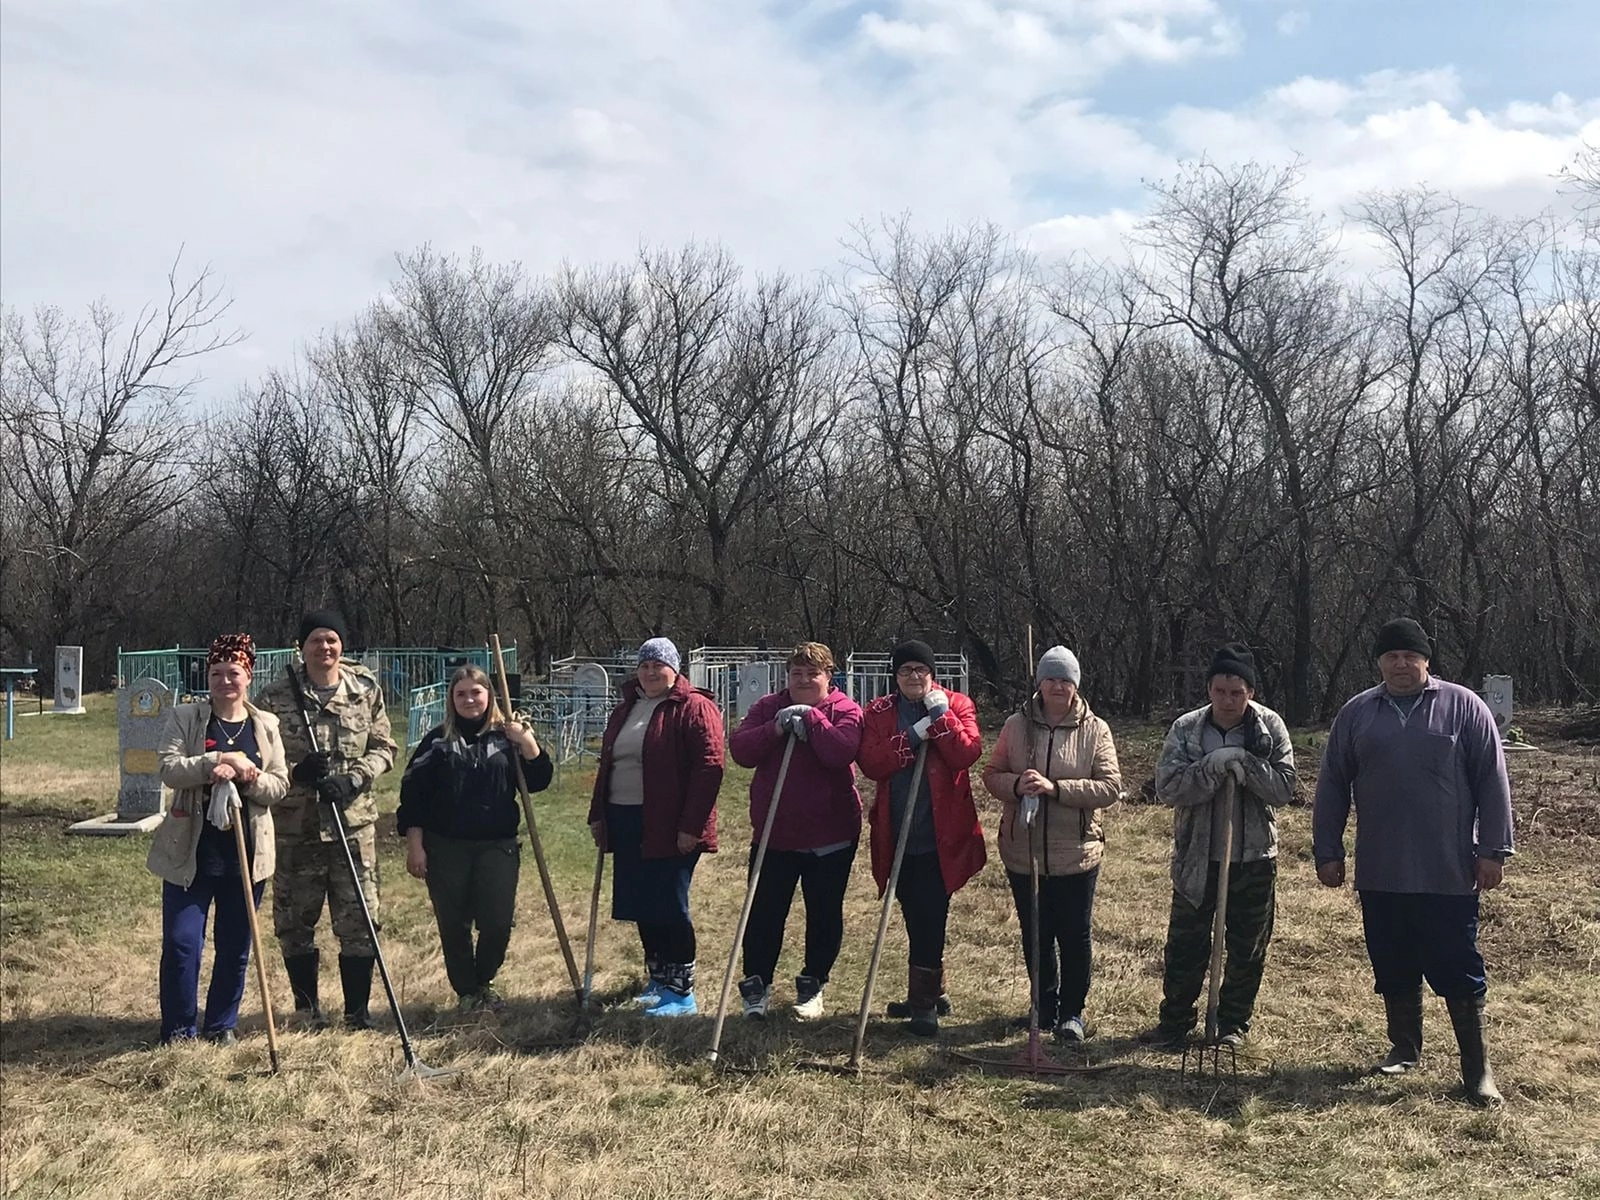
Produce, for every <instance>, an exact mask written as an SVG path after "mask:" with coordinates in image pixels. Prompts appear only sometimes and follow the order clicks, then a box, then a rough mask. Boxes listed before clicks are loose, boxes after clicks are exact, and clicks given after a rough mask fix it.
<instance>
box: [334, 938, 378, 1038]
mask: <svg viewBox="0 0 1600 1200" xmlns="http://www.w3.org/2000/svg"><path fill="white" fill-rule="evenodd" d="M374 962H375V960H374V959H371V958H368V957H366V956H364V955H355V954H341V955H339V983H340V985H341V986H342V987H343V988H344V1026H345V1028H346V1029H371V1028H372V1014H371V1013H369V1012H368V1011H367V1004H368V1002H369V1001H370V1000H371V999H372V968H373V965H374Z"/></svg>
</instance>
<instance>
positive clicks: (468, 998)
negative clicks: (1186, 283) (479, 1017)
mask: <svg viewBox="0 0 1600 1200" xmlns="http://www.w3.org/2000/svg"><path fill="white" fill-rule="evenodd" d="M482 1007H483V998H482V997H480V996H479V995H478V993H477V992H468V993H467V994H466V995H465V996H462V997H461V998H460V999H459V1000H457V1001H456V1012H458V1013H459V1014H461V1015H462V1016H464V1017H465V1016H470V1015H471V1014H473V1013H475V1012H477V1011H478V1010H479V1009H481V1008H482Z"/></svg>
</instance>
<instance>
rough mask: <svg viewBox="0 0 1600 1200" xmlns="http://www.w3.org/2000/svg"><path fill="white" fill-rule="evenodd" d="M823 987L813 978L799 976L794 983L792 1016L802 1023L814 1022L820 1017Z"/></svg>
mask: <svg viewBox="0 0 1600 1200" xmlns="http://www.w3.org/2000/svg"><path fill="white" fill-rule="evenodd" d="M822 988H823V985H822V984H821V983H820V982H819V981H818V980H817V979H816V978H814V977H813V976H810V975H801V976H800V977H799V978H798V979H796V980H795V981H794V992H795V997H794V1015H795V1016H797V1017H799V1018H800V1020H802V1021H815V1020H816V1019H817V1018H818V1017H820V1016H821V1015H822V1012H823V1008H822Z"/></svg>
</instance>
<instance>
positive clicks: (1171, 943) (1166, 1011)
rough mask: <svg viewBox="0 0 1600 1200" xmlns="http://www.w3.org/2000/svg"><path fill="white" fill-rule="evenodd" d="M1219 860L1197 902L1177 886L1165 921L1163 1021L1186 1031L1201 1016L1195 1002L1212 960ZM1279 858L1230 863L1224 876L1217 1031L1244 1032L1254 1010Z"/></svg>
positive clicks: (1172, 1029)
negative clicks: (1224, 912) (1224, 915)
mask: <svg viewBox="0 0 1600 1200" xmlns="http://www.w3.org/2000/svg"><path fill="white" fill-rule="evenodd" d="M1217 866H1218V864H1216V863H1212V864H1211V866H1210V868H1209V869H1208V870H1207V872H1206V894H1205V897H1204V899H1203V900H1202V901H1201V903H1200V906H1199V907H1198V908H1196V907H1195V906H1194V905H1193V904H1190V903H1189V902H1188V901H1187V900H1185V899H1184V898H1183V897H1182V896H1180V895H1178V894H1177V893H1176V892H1174V893H1173V895H1172V915H1171V917H1170V918H1169V919H1168V921H1167V949H1166V964H1165V971H1164V975H1163V980H1162V989H1161V990H1162V1000H1161V1027H1162V1028H1163V1029H1165V1030H1168V1031H1170V1032H1173V1033H1180V1032H1181V1033H1187V1032H1188V1031H1189V1030H1191V1029H1193V1028H1194V1027H1195V1025H1196V1024H1197V1023H1198V1020H1199V1012H1198V1010H1197V1008H1196V1002H1197V1001H1198V1000H1199V999H1200V989H1201V987H1202V986H1203V985H1204V984H1205V977H1206V968H1207V967H1208V966H1209V965H1210V962H1211V923H1212V920H1213V918H1214V917H1215V915H1216V911H1217ZM1277 879H1278V860H1277V859H1275V858H1263V859H1259V860H1257V861H1255V862H1247V863H1234V864H1233V868H1232V870H1231V871H1230V872H1229V878H1228V914H1227V915H1228V922H1227V930H1226V933H1225V949H1226V965H1225V966H1224V967H1223V970H1222V989H1221V991H1220V993H1219V994H1218V996H1217V1031H1218V1032H1219V1033H1229V1032H1239V1033H1246V1032H1248V1031H1249V1029H1250V1016H1251V1014H1252V1013H1253V1012H1254V1011H1255V1006H1256V993H1257V992H1258V991H1260V989H1261V972H1262V970H1263V969H1264V968H1265V967H1266V965H1267V943H1268V942H1270V941H1271V940H1272V919H1273V915H1274V911H1275V900H1276V884H1277Z"/></svg>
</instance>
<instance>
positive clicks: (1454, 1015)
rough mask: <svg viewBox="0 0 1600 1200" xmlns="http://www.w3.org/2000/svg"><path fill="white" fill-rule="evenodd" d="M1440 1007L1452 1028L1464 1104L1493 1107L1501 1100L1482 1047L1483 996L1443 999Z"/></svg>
mask: <svg viewBox="0 0 1600 1200" xmlns="http://www.w3.org/2000/svg"><path fill="white" fill-rule="evenodd" d="M1444 1006H1445V1008H1446V1009H1448V1010H1449V1012H1450V1024H1451V1025H1452V1026H1454V1027H1455V1031H1456V1045H1457V1046H1459V1047H1460V1048H1461V1086H1462V1087H1463V1089H1465V1091H1466V1097H1467V1102H1468V1103H1470V1104H1476V1105H1477V1106H1478V1107H1479V1108H1493V1107H1494V1106H1495V1105H1497V1104H1500V1103H1501V1102H1502V1100H1503V1097H1502V1096H1501V1095H1500V1089H1499V1088H1497V1087H1495V1085H1494V1073H1493V1072H1492V1071H1490V1070H1489V1058H1488V1055H1487V1053H1486V1052H1485V1051H1484V1048H1483V997H1482V996H1456V997H1454V998H1450V997H1446V999H1445V1002H1444Z"/></svg>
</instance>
